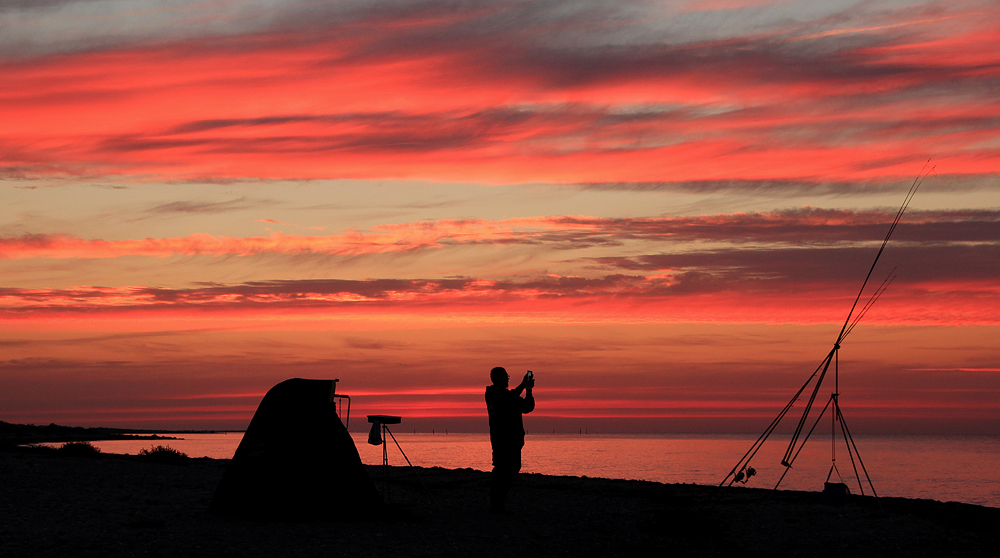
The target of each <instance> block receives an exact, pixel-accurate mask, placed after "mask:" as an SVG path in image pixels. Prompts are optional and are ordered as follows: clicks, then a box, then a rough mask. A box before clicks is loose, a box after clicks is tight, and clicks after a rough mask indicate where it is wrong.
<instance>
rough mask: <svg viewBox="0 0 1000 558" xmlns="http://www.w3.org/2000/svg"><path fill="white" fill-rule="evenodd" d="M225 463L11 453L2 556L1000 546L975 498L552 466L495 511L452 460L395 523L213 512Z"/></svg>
mask: <svg viewBox="0 0 1000 558" xmlns="http://www.w3.org/2000/svg"><path fill="white" fill-rule="evenodd" d="M227 464H228V461H223V460H212V459H192V460H189V462H188V463H187V464H186V465H168V464H161V463H148V462H143V461H140V460H138V459H137V458H135V457H131V456H118V455H102V456H100V457H96V458H95V457H73V456H61V455H58V454H57V453H56V452H53V451H48V452H44V451H39V450H24V449H8V450H6V451H0V556H60V557H76V556H170V557H174V556H268V557H273V556H373V557H390V558H391V557H397V556H400V557H402V556H406V557H410V556H412V557H420V556H427V557H432V556H433V557H437V556H471V557H489V556H519V557H520V556H601V557H612V556H670V557H679V556H726V557H729V556H733V557H748V556H810V557H812V556H903V557H915V556H995V555H996V549H997V543H998V539H997V535H996V534H994V531H995V530H996V529H997V526H998V525H1000V509H996V508H984V507H981V506H973V505H968V504H958V503H941V502H935V501H930V500H905V499H894V498H883V500H882V505H883V506H884V507H885V510H886V511H885V512H882V511H879V509H878V507H877V505H876V504H875V502H874V500H872V499H870V498H858V497H854V499H853V500H852V501H850V502H849V503H847V504H846V505H844V506H842V507H833V506H828V505H824V504H822V503H820V498H819V494H818V493H808V492H791V491H782V492H777V493H775V494H774V495H773V497H772V498H770V500H767V501H765V498H766V497H767V495H768V493H769V491H766V490H755V489H743V488H732V489H724V490H721V491H720V490H717V489H715V488H714V487H706V486H697V485H668V484H658V483H651V482H639V481H621V480H608V479H592V478H577V477H550V476H544V475H522V476H521V478H520V479H519V481H518V483H517V484H516V485H515V487H514V490H513V492H512V494H511V501H510V507H511V508H512V509H513V510H515V512H516V513H514V514H512V515H507V516H492V515H489V514H488V513H486V508H487V501H486V498H487V490H488V482H489V475H488V474H486V473H482V472H478V471H473V470H469V469H464V470H446V469H440V468H432V469H410V468H393V469H392V470H391V472H390V475H391V483H390V491H391V497H392V500H393V502H394V504H395V506H396V508H397V509H398V510H402V512H401V513H399V514H397V515H399V517H398V518H397V519H395V520H392V521H386V520H359V521H347V522H345V521H316V522H307V523H293V522H287V523H283V522H260V521H247V520H236V519H227V518H222V517H216V516H213V515H210V514H208V513H206V511H205V509H206V508H207V507H208V503H209V500H210V499H211V497H212V493H213V491H214V490H215V486H216V484H217V483H218V481H219V478H220V477H221V476H222V473H223V471H224V469H225V467H226V465H227ZM370 473H371V474H372V475H373V478H376V479H381V470H380V469H379V470H375V469H372V470H371V471H370ZM377 484H379V485H381V483H380V482H379V483H377ZM330 505H331V506H343V507H346V508H349V507H350V506H351V503H350V502H330Z"/></svg>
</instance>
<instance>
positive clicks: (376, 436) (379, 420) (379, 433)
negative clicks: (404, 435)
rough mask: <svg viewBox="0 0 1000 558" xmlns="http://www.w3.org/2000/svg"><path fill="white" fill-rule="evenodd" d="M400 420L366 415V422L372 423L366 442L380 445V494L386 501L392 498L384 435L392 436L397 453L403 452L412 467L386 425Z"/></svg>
mask: <svg viewBox="0 0 1000 558" xmlns="http://www.w3.org/2000/svg"><path fill="white" fill-rule="evenodd" d="M402 421H403V417H396V416H391V415H368V422H370V423H372V429H371V431H370V432H369V433H368V443H369V444H371V445H373V446H378V445H381V446H382V495H383V496H384V497H385V501H386V503H388V502H389V501H390V500H391V499H392V497H391V494H390V493H389V445H388V440H387V439H386V436H385V435H386V434H388V435H389V437H390V438H392V441H393V443H395V444H396V448H397V449H399V453H401V454H403V459H405V460H406V464H407V465H409V466H410V467H413V463H410V458H409V457H406V452H404V451H403V448H402V447H400V445H399V442H398V441H396V437H395V436H393V435H392V431H391V430H389V426H388V425H390V424H399V423H401V422H402Z"/></svg>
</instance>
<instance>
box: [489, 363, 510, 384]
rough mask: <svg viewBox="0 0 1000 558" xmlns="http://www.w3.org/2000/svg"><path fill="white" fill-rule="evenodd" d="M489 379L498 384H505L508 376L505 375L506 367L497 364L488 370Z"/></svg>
mask: <svg viewBox="0 0 1000 558" xmlns="http://www.w3.org/2000/svg"><path fill="white" fill-rule="evenodd" d="M490 380H492V381H493V383H494V384H496V385H498V386H503V385H507V381H508V380H509V376H507V369H505V368H504V367H503V366H497V367H496V368H494V369H493V370H490Z"/></svg>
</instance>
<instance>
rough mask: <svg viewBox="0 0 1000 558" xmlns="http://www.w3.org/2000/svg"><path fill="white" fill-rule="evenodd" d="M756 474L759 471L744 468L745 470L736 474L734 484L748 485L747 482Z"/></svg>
mask: <svg viewBox="0 0 1000 558" xmlns="http://www.w3.org/2000/svg"><path fill="white" fill-rule="evenodd" d="M756 474H757V469H754V468H753V467H744V468H743V470H741V471H740V472H739V473H736V477H735V478H734V479H733V482H738V483H741V484H746V483H747V481H748V480H750V477H752V476H754V475H756Z"/></svg>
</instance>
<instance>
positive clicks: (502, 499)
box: [490, 447, 521, 513]
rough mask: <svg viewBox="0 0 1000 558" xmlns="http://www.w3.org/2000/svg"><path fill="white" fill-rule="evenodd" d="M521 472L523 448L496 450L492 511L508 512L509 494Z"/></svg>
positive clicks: (491, 501)
mask: <svg viewBox="0 0 1000 558" xmlns="http://www.w3.org/2000/svg"><path fill="white" fill-rule="evenodd" d="M520 470H521V448H516V447H515V448H503V449H499V448H494V449H493V473H492V475H490V511H491V512H493V513H500V512H504V511H506V502H507V493H508V492H510V487H511V485H512V484H514V478H515V477H516V476H517V473H518V471H520Z"/></svg>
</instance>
